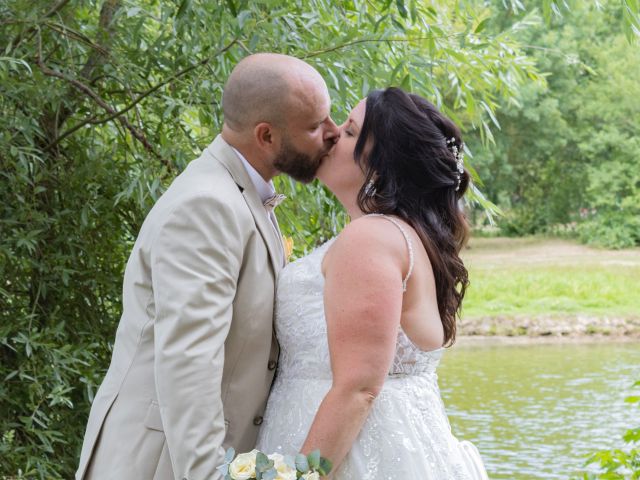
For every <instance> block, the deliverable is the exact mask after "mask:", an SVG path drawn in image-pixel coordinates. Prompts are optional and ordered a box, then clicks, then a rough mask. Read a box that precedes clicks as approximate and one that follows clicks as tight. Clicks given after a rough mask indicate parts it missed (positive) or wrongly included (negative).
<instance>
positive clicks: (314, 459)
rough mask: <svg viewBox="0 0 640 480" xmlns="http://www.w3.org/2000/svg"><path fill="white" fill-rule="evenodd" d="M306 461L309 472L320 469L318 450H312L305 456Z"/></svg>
mask: <svg viewBox="0 0 640 480" xmlns="http://www.w3.org/2000/svg"><path fill="white" fill-rule="evenodd" d="M307 461H308V462H309V468H310V469H311V470H318V468H320V450H314V451H313V452H311V453H310V454H309V455H307Z"/></svg>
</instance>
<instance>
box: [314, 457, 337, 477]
mask: <svg viewBox="0 0 640 480" xmlns="http://www.w3.org/2000/svg"><path fill="white" fill-rule="evenodd" d="M332 468H333V464H332V463H331V461H330V460H329V459H327V458H324V457H321V458H320V466H319V468H318V473H319V474H320V475H321V476H323V477H324V476H327V475H329V472H331V469H332Z"/></svg>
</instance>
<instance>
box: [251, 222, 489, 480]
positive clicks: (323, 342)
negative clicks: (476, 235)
mask: <svg viewBox="0 0 640 480" xmlns="http://www.w3.org/2000/svg"><path fill="white" fill-rule="evenodd" d="M385 218H387V219H390V220H391V221H393V220H394V219H392V218H391V217H385ZM394 223H396V225H398V227H399V228H401V227H400V225H399V224H397V222H395V221H394ZM401 230H403V229H402V228H401ZM403 233H404V234H405V238H406V239H407V241H408V242H409V246H410V245H411V244H410V240H409V238H408V237H407V236H406V233H405V232H404V230H403ZM332 242H333V240H330V241H329V242H327V243H325V244H324V245H322V246H321V247H319V248H317V249H316V250H314V251H313V252H312V253H311V254H310V255H308V256H306V257H304V258H301V259H299V260H298V261H296V262H293V263H290V264H289V265H287V266H286V267H285V268H284V270H283V271H282V273H281V274H280V278H279V280H278V290H277V292H278V294H277V300H276V320H275V322H276V333H277V335H278V339H279V342H280V347H281V352H280V360H279V366H278V373H277V376H276V380H275V382H274V385H273V388H272V390H271V394H270V396H269V401H268V404H267V408H266V411H265V414H264V419H263V423H262V427H261V429H260V433H259V436H258V445H257V447H256V448H258V449H259V450H260V451H262V452H265V453H276V452H277V453H281V454H283V455H286V454H295V453H297V452H298V451H299V450H300V448H301V447H302V444H303V443H304V440H305V438H306V436H307V433H308V431H309V428H310V427H311V423H312V421H313V419H314V416H315V414H316V411H317V409H318V407H319V406H320V402H321V401H322V399H323V398H324V396H325V394H326V393H327V391H328V390H329V388H330V387H331V365H330V361H329V346H328V342H327V329H326V323H325V317H324V308H323V287H324V277H323V275H322V273H321V270H320V269H321V262H322V259H323V257H324V254H325V253H326V251H327V250H328V249H329V247H330V245H331V244H332ZM443 353H444V349H442V348H441V349H438V350H435V351H431V352H424V351H421V350H420V349H418V348H417V347H416V346H415V345H414V344H413V343H412V342H411V340H409V338H408V337H407V336H406V335H405V334H404V332H403V331H402V330H399V331H398V341H397V345H396V355H395V358H394V360H393V365H392V366H391V368H390V371H389V376H388V378H387V380H386V381H385V384H384V387H383V389H382V392H381V393H380V395H379V396H378V397H377V399H376V400H375V402H374V405H373V408H372V410H371V413H370V415H369V417H368V418H367V420H366V422H365V424H364V427H363V428H362V430H361V432H360V434H359V435H358V438H357V439H356V441H355V443H354V444H353V446H352V448H351V451H350V452H349V454H348V455H347V457H346V458H345V460H344V462H343V463H342V465H340V467H339V468H338V470H337V471H336V472H334V478H335V479H337V480H382V479H385V480H387V479H409V478H416V479H421V480H448V479H460V480H475V479H486V478H487V476H486V473H484V467H483V466H482V461H481V460H480V456H479V454H478V452H477V450H476V449H475V447H473V445H471V444H470V443H469V442H459V441H458V440H457V439H456V438H455V437H454V436H453V435H452V434H451V429H450V426H449V421H448V419H447V416H446V413H445V409H444V405H443V403H442V400H441V398H440V391H439V388H438V382H437V375H436V368H437V366H438V363H439V362H440V358H441V357H442V355H443Z"/></svg>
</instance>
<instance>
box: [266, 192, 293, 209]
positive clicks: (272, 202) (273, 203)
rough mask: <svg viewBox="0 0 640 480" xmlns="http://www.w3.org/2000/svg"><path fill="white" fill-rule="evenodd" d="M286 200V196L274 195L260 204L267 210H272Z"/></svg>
mask: <svg viewBox="0 0 640 480" xmlns="http://www.w3.org/2000/svg"><path fill="white" fill-rule="evenodd" d="M286 198H287V197H286V195H283V194H281V193H274V194H273V195H271V196H270V197H269V198H267V199H266V200H265V201H264V202H262V204H263V205H264V206H265V208H266V209H267V210H273V209H274V208H276V207H277V206H278V205H280V204H281V203H282V202H283V201H284V199H286Z"/></svg>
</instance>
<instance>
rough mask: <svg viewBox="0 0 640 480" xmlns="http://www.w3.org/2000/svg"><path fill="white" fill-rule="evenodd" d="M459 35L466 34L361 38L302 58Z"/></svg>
mask: <svg viewBox="0 0 640 480" xmlns="http://www.w3.org/2000/svg"><path fill="white" fill-rule="evenodd" d="M459 35H464V33H454V34H451V35H430V36H428V37H413V38H410V37H408V38H361V39H358V40H353V41H351V42H347V43H343V44H341V45H336V46H334V47H329V48H325V49H322V50H316V51H315V52H310V53H307V54H306V55H304V56H303V57H302V58H311V57H317V56H318V55H323V54H325V53H330V52H335V51H336V50H341V49H343V48H347V47H351V46H353V45H357V44H359V43H382V42H388V43H411V42H419V41H421V40H429V39H432V38H434V39H435V38H450V37H456V36H459Z"/></svg>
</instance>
